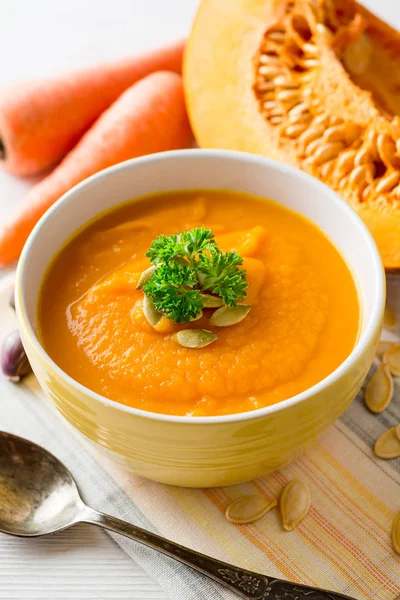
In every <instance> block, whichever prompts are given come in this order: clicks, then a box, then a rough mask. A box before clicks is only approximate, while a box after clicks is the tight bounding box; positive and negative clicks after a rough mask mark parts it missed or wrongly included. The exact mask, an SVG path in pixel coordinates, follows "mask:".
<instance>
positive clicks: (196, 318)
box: [190, 310, 203, 321]
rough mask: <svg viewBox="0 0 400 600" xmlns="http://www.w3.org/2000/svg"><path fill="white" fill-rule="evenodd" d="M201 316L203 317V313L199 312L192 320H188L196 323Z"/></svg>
mask: <svg viewBox="0 0 400 600" xmlns="http://www.w3.org/2000/svg"><path fill="white" fill-rule="evenodd" d="M202 316H203V311H202V310H201V311H200V312H199V314H197V315H196V316H195V317H192V318H191V319H190V321H198V320H199V319H201V317H202Z"/></svg>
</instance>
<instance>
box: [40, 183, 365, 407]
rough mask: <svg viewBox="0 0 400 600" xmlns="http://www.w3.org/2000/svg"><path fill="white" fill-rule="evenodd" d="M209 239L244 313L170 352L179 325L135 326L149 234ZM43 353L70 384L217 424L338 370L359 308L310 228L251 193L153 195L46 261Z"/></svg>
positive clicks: (338, 259) (345, 275) (110, 215)
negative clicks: (237, 262)
mask: <svg viewBox="0 0 400 600" xmlns="http://www.w3.org/2000/svg"><path fill="white" fill-rule="evenodd" d="M203 225H204V226H206V227H207V228H209V229H211V230H212V231H213V232H214V234H215V237H216V241H217V243H218V245H219V247H220V248H221V250H224V251H229V250H233V249H235V250H237V251H238V252H239V253H240V254H241V255H242V257H243V258H244V262H243V265H244V268H245V269H246V271H247V281H248V288H247V296H246V298H245V300H244V301H245V302H246V303H247V304H251V305H252V309H251V311H250V312H249V314H248V316H247V317H246V318H245V319H244V320H243V321H241V322H240V323H238V324H236V325H233V326H230V327H223V328H222V327H220V328H218V327H213V326H212V325H211V324H210V315H211V314H212V312H211V309H205V310H204V311H203V317H202V318H201V319H200V320H198V321H194V322H193V323H191V325H190V328H193V327H196V328H201V329H207V330H209V331H213V332H215V333H217V334H218V336H219V338H218V340H217V341H215V342H213V343H212V344H210V345H209V346H207V347H205V348H199V349H190V348H184V347H182V346H180V345H179V344H178V343H177V342H176V341H175V339H174V333H175V332H176V331H178V330H180V329H182V328H184V327H186V326H184V325H181V324H174V323H173V322H172V321H170V320H168V319H165V318H164V319H162V320H161V321H160V323H159V324H158V325H157V327H156V329H154V328H153V327H151V326H150V325H149V324H148V323H147V321H146V319H145V318H144V316H143V311H142V303H143V291H141V290H137V289H136V285H137V282H138V279H139V276H140V274H141V272H142V271H143V270H144V269H146V268H148V267H149V266H150V263H149V259H148V258H146V256H145V254H146V252H147V251H148V249H149V247H150V245H151V243H152V241H153V240H154V238H156V237H157V236H158V235H159V234H161V233H162V234H164V235H170V234H172V233H178V232H180V231H186V230H190V229H192V228H194V227H200V226H203ZM38 310H39V326H40V334H41V338H42V342H43V345H44V348H45V349H46V351H47V352H48V354H49V355H50V356H51V358H52V359H53V360H54V361H55V362H56V363H57V364H58V365H59V366H60V367H61V368H62V369H63V370H64V371H65V372H66V373H68V374H69V375H70V376H71V377H73V378H74V379H75V380H77V381H78V382H80V383H82V384H83V385H85V386H86V387H88V388H90V389H92V390H94V391H95V392H98V393H99V394H102V395H103V396H106V397H107V398H110V399H112V400H116V401H117V402H120V403H122V404H126V405H128V406H132V407H137V408H140V409H144V410H148V411H153V412H157V413H166V414H171V415H193V416H204V415H224V414H230V413H238V412H243V411H247V410H253V409H256V408H260V407H263V406H267V405H270V404H274V403H276V402H279V401H282V400H284V399H287V398H289V397H291V396H293V395H295V394H297V393H299V392H302V391H304V390H306V389H307V388H309V387H310V386H312V385H314V384H315V383H317V382H318V381H320V380H321V379H323V378H324V377H326V376H327V375H328V374H329V373H331V372H332V371H334V369H336V368H337V367H338V366H339V365H340V364H341V363H342V362H343V361H344V360H345V358H346V357H347V356H348V355H349V354H350V352H351V351H352V349H353V347H354V345H355V343H356V339H357V335H358V329H359V322H360V306H359V301H358V294H357V289H356V285H355V282H354V280H353V277H352V275H351V273H350V270H349V268H348V266H347V265H346V263H345V261H344V260H343V258H342V256H341V255H340V253H339V252H338V251H337V250H336V248H335V247H334V246H333V245H332V243H331V242H330V241H329V240H328V239H327V237H326V236H325V235H324V234H323V233H322V232H321V231H320V230H319V229H318V228H317V227H315V226H314V225H313V224H312V223H310V222H309V221H307V220H306V219H304V218H302V217H301V216H299V215H298V214H296V213H294V212H291V211H288V210H286V209H285V208H283V207H281V206H279V205H278V204H276V203H274V202H271V201H266V200H263V199H260V198H256V197H254V196H251V195H247V194H239V193H235V192H231V191H220V190H211V191H210V190H207V191H206V190H191V191H186V192H169V193H167V194H157V195H154V196H151V197H146V198H145V199H140V200H138V201H135V202H130V203H127V204H124V205H122V206H119V207H118V208H116V209H114V210H112V211H110V212H107V213H105V214H103V215H102V216H100V217H99V218H98V219H97V220H95V221H94V222H92V223H90V224H89V225H88V226H86V227H85V228H84V229H82V230H81V231H80V232H79V233H78V234H77V235H76V236H75V237H74V238H73V239H72V240H70V241H69V242H68V243H67V244H66V245H65V247H64V248H63V249H62V250H61V251H60V252H59V254H58V255H57V256H56V257H55V259H54V260H53V262H52V264H51V266H50V268H49V270H48V272H47V274H46V276H45V278H44V282H43V286H42V292H41V297H40V300H39V308H38Z"/></svg>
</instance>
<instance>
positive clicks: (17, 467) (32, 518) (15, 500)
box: [0, 432, 354, 600]
mask: <svg viewBox="0 0 400 600" xmlns="http://www.w3.org/2000/svg"><path fill="white" fill-rule="evenodd" d="M76 523H91V524H92V525H98V526H99V527H103V528H104V529H109V530H110V531H113V532H115V533H120V534H121V535H124V536H126V537H128V538H131V539H132V540H135V541H137V542H140V543H142V544H145V545H146V546H149V547H150V548H153V549H154V550H158V551H159V552H162V553H163V554H166V555H167V556H170V557H171V558H175V559H176V560H178V561H179V562H181V563H183V564H185V565H187V566H189V567H191V568H192V569H195V570H196V571H199V572H200V573H203V574H204V575H206V576H207V577H210V578H211V579H213V580H214V581H217V582H218V583H220V584H221V585H223V586H225V587H227V588H229V589H231V590H233V591H235V592H236V593H237V594H238V595H239V596H240V597H242V598H252V599H253V600H262V599H263V600H282V599H283V598H287V599H295V600H338V599H340V598H342V599H343V598H345V599H347V600H354V598H350V597H349V596H344V595H343V594H336V593H335V592H328V591H323V590H318V589H316V588H313V587H308V586H305V585H296V584H294V583H289V582H287V581H282V580H279V579H274V578H273V577H266V576H265V575H260V574H258V573H254V572H252V571H247V570H244V569H240V568H239V567H235V566H233V565H230V564H228V563H224V562H221V561H219V560H216V559H215V558H211V557H209V556H205V555H204V554H200V553H199V552H195V551H194V550H190V549H189V548H185V547H184V546H180V545H179V544H175V543H174V542H170V541H169V540H166V539H165V538H162V537H160V536H159V535H156V534H154V533H151V532H150V531H146V530H144V529H141V528H140V527H136V526H135V525H131V524H130V523H127V522H125V521H121V520H120V519H116V518H115V517H111V516H109V515H105V514H103V513H100V512H97V511H96V510H93V509H92V508H89V507H88V506H86V505H85V504H84V503H83V501H82V499H81V497H80V495H79V492H78V488H77V486H76V483H75V481H74V479H73V478H72V475H71V473H70V472H69V471H68V469H67V468H66V467H65V466H64V465H63V464H62V463H61V462H60V461H59V460H58V459H57V458H55V456H53V455H52V454H50V453H49V452H48V451H47V450H45V449H44V448H41V447H40V446H37V445H36V444H34V443H33V442H30V441H28V440H25V439H23V438H20V437H17V436H15V435H12V434H10V433H6V432H0V531H1V532H3V533H8V534H10V535H16V536H21V537H35V536H41V535H47V534H49V533H55V532H56V531H61V530H63V529H67V528H68V527H71V526H72V525H75V524H76Z"/></svg>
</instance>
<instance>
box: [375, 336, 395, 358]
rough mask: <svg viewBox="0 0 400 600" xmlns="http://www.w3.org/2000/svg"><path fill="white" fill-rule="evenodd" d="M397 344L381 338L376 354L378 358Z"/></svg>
mask: <svg viewBox="0 0 400 600" xmlns="http://www.w3.org/2000/svg"><path fill="white" fill-rule="evenodd" d="M395 345H396V344H395V343H394V342H387V341H386V340H381V341H380V342H379V344H378V347H377V349H376V356H377V357H378V358H382V357H383V355H384V354H385V352H388V351H389V350H392V349H393V347H394V346H395Z"/></svg>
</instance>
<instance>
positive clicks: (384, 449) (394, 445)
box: [374, 427, 400, 459]
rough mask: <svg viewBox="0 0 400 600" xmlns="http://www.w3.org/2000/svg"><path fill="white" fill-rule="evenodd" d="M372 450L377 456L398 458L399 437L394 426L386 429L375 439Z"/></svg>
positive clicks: (399, 448)
mask: <svg viewBox="0 0 400 600" xmlns="http://www.w3.org/2000/svg"><path fill="white" fill-rule="evenodd" d="M374 452H375V454H376V456H378V457H379V458H386V459H390V458H398V457H399V456H400V439H399V438H398V436H397V432H396V427H392V428H391V429H387V430H386V431H384V432H383V433H382V435H381V436H380V437H379V438H378V439H377V440H376V442H375V446H374Z"/></svg>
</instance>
